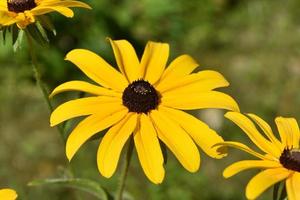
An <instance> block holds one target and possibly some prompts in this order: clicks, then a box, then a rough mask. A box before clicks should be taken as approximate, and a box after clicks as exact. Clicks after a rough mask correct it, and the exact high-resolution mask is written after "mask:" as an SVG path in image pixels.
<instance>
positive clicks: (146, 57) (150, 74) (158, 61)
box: [141, 42, 169, 84]
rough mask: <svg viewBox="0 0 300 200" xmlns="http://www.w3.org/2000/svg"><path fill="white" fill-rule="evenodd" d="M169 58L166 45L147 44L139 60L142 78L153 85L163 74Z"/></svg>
mask: <svg viewBox="0 0 300 200" xmlns="http://www.w3.org/2000/svg"><path fill="white" fill-rule="evenodd" d="M168 58H169V45H168V44H167V43H158V42H148V43H147V45H146V47H145V51H144V54H143V57H142V60H141V70H142V75H143V78H144V79H145V80H147V81H149V82H150V83H151V84H155V83H156V82H157V81H158V80H159V79H160V77H161V75H162V74H163V71H164V69H165V67H166V64H167V61H168Z"/></svg>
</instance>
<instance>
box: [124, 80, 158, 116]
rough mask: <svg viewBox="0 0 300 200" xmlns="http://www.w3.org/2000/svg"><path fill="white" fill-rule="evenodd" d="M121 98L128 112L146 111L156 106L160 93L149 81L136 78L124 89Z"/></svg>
mask: <svg viewBox="0 0 300 200" xmlns="http://www.w3.org/2000/svg"><path fill="white" fill-rule="evenodd" d="M122 100H123V105H124V106H126V107H127V108H128V109H129V111H130V112H136V113H148V112H149V111H151V110H153V109H156V108H157V106H158V104H159V101H160V95H159V93H158V92H157V91H156V90H155V88H154V87H153V86H152V85H151V84H150V83H149V82H147V81H144V80H137V81H134V82H132V83H131V84H130V85H129V86H128V87H127V88H126V89H125V90H124V92H123V96H122Z"/></svg>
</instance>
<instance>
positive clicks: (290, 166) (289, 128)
mask: <svg viewBox="0 0 300 200" xmlns="http://www.w3.org/2000/svg"><path fill="white" fill-rule="evenodd" d="M225 116H226V117H227V118H228V119H230V120H231V121H233V122H234V123H235V124H236V125H238V126H239V127H240V128H241V129H242V130H243V131H244V132H245V133H246V134H247V136H248V137H249V138H250V139H251V140H252V142H253V143H254V144H255V145H256V146H257V147H258V148H259V149H260V150H261V152H257V151H254V150H252V149H251V148H249V147H248V146H247V145H245V144H242V143H239V142H232V141H228V142H223V143H220V144H218V145H217V146H222V147H224V146H232V147H234V148H237V149H240V150H242V151H245V152H247V153H249V154H251V155H253V156H255V157H257V158H258V159H256V160H243V161H239V162H236V163H234V164H232V165H230V166H229V167H227V168H226V169H225V170H224V172H223V176H224V177H225V178H229V177H231V176H233V175H235V174H237V173H239V172H241V171H244V170H247V169H252V168H258V169H262V171H261V172H259V173H258V174H257V175H256V176H254V177H253V178H252V179H251V180H250V182H249V183H248V185H247V187H246V197H247V198H248V199H256V198H257V197H258V196H259V195H260V194H262V193H263V192H264V191H265V190H267V189H268V188H269V187H271V186H272V185H274V184H276V183H278V182H280V181H283V180H285V184H286V188H287V194H288V199H289V200H299V199H300V190H299V188H300V149H299V139H300V133H299V127H298V124H297V121H296V120H295V119H294V118H283V117H277V118H276V119H275V123H276V125H277V128H278V132H279V136H280V140H279V139H277V138H276V137H275V136H274V134H273V132H272V129H271V127H270V126H269V125H268V124H267V123H266V122H265V121H264V120H263V119H261V118H259V117H258V116H256V115H254V114H248V117H247V116H245V115H243V114H241V113H235V112H228V113H226V115H225ZM249 118H250V119H252V120H253V121H254V122H255V123H256V124H257V126H258V127H259V128H260V129H261V130H262V132H263V134H261V133H260V132H259V131H258V129H257V128H256V126H255V124H254V123H253V122H252V121H251V120H250V119H249Z"/></svg>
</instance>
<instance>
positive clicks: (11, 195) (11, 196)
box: [0, 188, 18, 200]
mask: <svg viewBox="0 0 300 200" xmlns="http://www.w3.org/2000/svg"><path fill="white" fill-rule="evenodd" d="M17 197H18V195H17V193H16V192H15V191H14V190H12V189H8V188H5V189H1V190H0V199H3V200H15V199H16V198H17Z"/></svg>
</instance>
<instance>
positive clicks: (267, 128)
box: [248, 114, 284, 151]
mask: <svg viewBox="0 0 300 200" xmlns="http://www.w3.org/2000/svg"><path fill="white" fill-rule="evenodd" d="M248 116H249V117H250V118H251V119H252V120H253V121H254V122H255V123H256V124H257V125H258V126H259V127H260V128H261V129H262V130H263V132H264V133H265V135H266V136H267V137H268V138H269V139H270V140H271V142H272V143H273V144H274V145H276V146H277V148H278V149H279V150H280V151H282V150H283V148H284V147H283V145H282V144H281V143H280V141H279V140H278V139H277V138H276V137H275V136H274V134H273V131H272V129H271V127H270V126H269V124H268V123H267V122H265V121H264V120H263V119H262V118H260V117H258V116H257V115H255V114H248Z"/></svg>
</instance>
